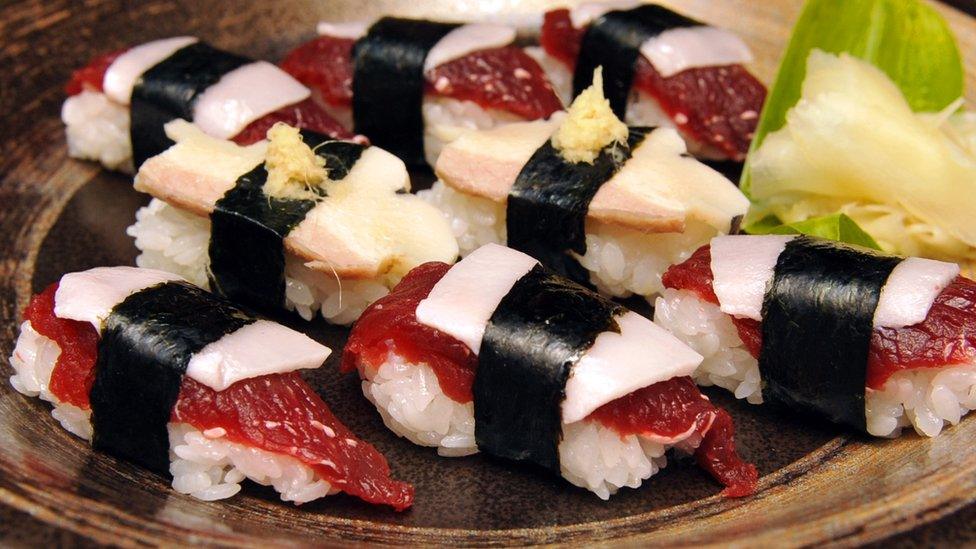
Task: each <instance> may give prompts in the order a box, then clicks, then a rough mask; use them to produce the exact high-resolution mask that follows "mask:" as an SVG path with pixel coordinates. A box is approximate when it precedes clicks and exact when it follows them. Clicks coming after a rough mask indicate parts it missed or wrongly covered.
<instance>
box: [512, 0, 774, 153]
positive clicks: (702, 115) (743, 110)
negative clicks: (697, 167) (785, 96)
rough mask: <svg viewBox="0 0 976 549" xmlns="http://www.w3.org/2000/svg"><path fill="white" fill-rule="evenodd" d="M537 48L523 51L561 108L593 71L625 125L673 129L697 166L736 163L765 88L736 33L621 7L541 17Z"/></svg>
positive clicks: (644, 7) (632, 1)
mask: <svg viewBox="0 0 976 549" xmlns="http://www.w3.org/2000/svg"><path fill="white" fill-rule="evenodd" d="M539 40H540V43H541V45H542V47H541V48H536V49H532V50H529V52H530V53H531V54H532V55H533V56H534V57H536V58H537V59H539V61H540V62H541V64H542V65H543V66H544V67H545V68H546V72H547V74H548V75H549V78H550V80H551V81H552V83H553V85H554V86H555V88H556V89H557V90H558V91H559V93H560V96H561V97H563V98H564V101H566V102H567V103H568V102H569V100H570V98H572V97H575V96H576V95H578V94H579V93H580V92H581V91H582V90H583V89H585V88H586V87H587V86H589V85H590V83H591V82H592V75H593V69H594V68H596V67H598V66H601V65H602V66H603V68H604V71H605V72H604V78H605V80H604V88H605V90H606V93H607V97H609V98H610V104H611V105H612V106H613V110H614V112H615V113H617V116H619V117H620V118H622V119H623V120H625V121H626V122H627V123H628V124H630V125H634V126H662V127H671V128H677V129H678V131H679V132H680V133H681V135H682V137H684V138H685V140H686V141H687V143H688V148H689V150H690V151H691V152H692V153H693V154H695V155H696V156H699V157H703V158H708V159H713V160H726V159H728V160H732V161H736V162H742V161H743V160H744V159H745V155H746V152H748V150H749V144H750V142H751V141H752V136H753V134H754V133H755V130H756V125H757V123H758V122H759V113H760V111H761V110H762V105H763V101H765V98H766V87H765V86H764V85H763V84H762V82H760V81H759V80H758V79H756V78H755V77H754V76H753V75H752V74H750V73H749V71H748V70H747V69H746V68H745V67H744V65H745V64H748V63H750V62H751V61H752V53H751V51H750V50H749V47H748V46H747V45H746V44H745V43H744V42H743V41H742V40H741V39H740V38H739V37H738V36H736V35H735V34H733V33H731V32H729V31H726V30H724V29H720V28H717V27H713V26H709V25H706V24H704V23H700V22H698V21H695V20H693V19H690V18H688V17H685V16H683V15H681V14H678V13H675V12H673V11H671V10H669V9H668V8H665V7H664V6H659V5H655V4H642V3H641V2H640V1H636V0H623V1H618V2H599V3H598V2H587V3H583V4H580V5H579V6H577V7H575V8H573V9H572V10H568V9H556V10H552V11H549V12H547V13H546V14H545V19H544V22H543V24H542V32H541V34H540V39H539Z"/></svg>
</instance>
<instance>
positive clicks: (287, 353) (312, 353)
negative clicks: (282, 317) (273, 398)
mask: <svg viewBox="0 0 976 549" xmlns="http://www.w3.org/2000/svg"><path fill="white" fill-rule="evenodd" d="M331 353H332V350H331V349H329V348H328V347H326V346H324V345H321V344H320V343H318V342H316V341H314V340H313V339H311V338H310V337H308V336H306V335H305V334H303V333H300V332H296V331H295V330H292V329H290V328H286V327H285V326H282V325H281V324H278V323H277V322H271V321H268V320H258V321H256V322H254V323H252V324H248V325H246V326H244V327H242V328H240V329H238V330H235V331H234V332H231V333H229V334H227V335H225V336H224V337H222V338H220V339H218V340H217V341H215V342H213V343H211V344H209V345H207V346H206V347H204V348H203V349H201V350H200V351H199V352H198V353H196V354H195V355H193V358H191V359H190V363H189V364H188V365H187V368H186V375H188V376H190V377H191V378H193V379H195V380H196V381H199V382H200V383H203V384H204V385H207V386H208V387H210V388H211V389H214V390H216V391H223V390H225V389H227V388H228V387H230V386H231V385H233V384H234V383H237V382H238V381H241V380H244V379H250V378H252V377H258V376H263V375H268V374H284V373H287V372H293V371H295V370H306V369H313V368H318V367H319V366H321V365H322V363H323V362H325V359H327V358H328V357H329V355H330V354H331Z"/></svg>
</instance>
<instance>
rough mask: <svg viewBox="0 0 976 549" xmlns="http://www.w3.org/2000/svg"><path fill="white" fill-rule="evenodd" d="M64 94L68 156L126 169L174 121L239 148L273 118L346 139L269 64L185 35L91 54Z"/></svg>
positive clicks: (159, 144)
mask: <svg viewBox="0 0 976 549" xmlns="http://www.w3.org/2000/svg"><path fill="white" fill-rule="evenodd" d="M65 91H66V92H67V94H68V99H67V100H66V101H65V102H64V106H63V107H62V109H61V119H62V121H63V122H64V124H65V132H66V134H67V139H68V154H69V155H70V156H72V157H74V158H81V159H85V160H95V161H98V162H100V163H101V164H102V165H104V166H105V167H106V168H109V169H113V170H121V171H124V172H127V173H133V172H134V169H135V168H138V167H139V166H140V165H142V163H143V162H144V161H145V160H146V159H147V158H149V157H150V156H154V155H157V154H159V153H161V152H163V151H164V150H166V148H167V147H168V146H169V145H171V144H172V142H170V141H169V140H167V139H166V134H165V133H164V131H163V125H164V124H166V122H169V121H170V120H173V119H175V118H183V119H185V120H190V121H192V122H194V123H195V124H197V125H198V126H200V128H201V129H203V131H205V132H207V133H208V134H210V135H213V136H214V137H219V138H221V139H234V141H236V142H237V143H240V144H242V145H248V144H251V143H254V142H255V141H260V140H261V139H264V134H265V132H267V131H268V129H269V128H270V127H271V126H272V125H274V124H275V123H276V122H287V123H288V124H292V125H297V126H300V127H302V128H305V129H309V130H313V131H316V132H318V133H322V134H326V135H329V136H332V137H336V138H351V137H353V135H352V134H350V133H349V132H348V131H346V130H345V128H343V127H342V125H341V124H339V123H338V122H336V121H335V120H334V119H333V118H332V117H331V116H329V115H328V114H327V113H326V112H325V111H324V110H323V109H322V108H321V107H319V106H318V105H317V104H316V103H315V102H314V101H312V100H311V99H310V97H311V91H310V90H309V89H308V88H306V87H305V86H303V85H302V84H301V83H299V82H298V81H297V80H295V79H294V78H292V77H291V76H289V75H288V74H287V73H285V72H284V71H282V70H281V69H279V68H278V67H276V66H275V65H273V64H271V63H268V62H267V61H254V60H252V59H248V58H246V57H241V56H239V55H236V54H232V53H229V52H225V51H222V50H219V49H217V48H214V47H212V46H210V45H208V44H205V43H203V42H200V41H199V40H198V39H196V38H194V37H191V36H180V37H175V38H166V39H162V40H154V41H152V42H147V43H145V44H141V45H138V46H135V47H132V48H129V49H126V50H122V51H116V52H112V53H108V54H105V55H102V56H100V57H97V58H95V59H94V60H92V61H91V62H90V63H89V64H88V65H86V66H85V67H82V68H81V69H78V70H77V71H75V72H74V73H73V74H72V75H71V80H70V81H69V82H68V84H67V86H66V88H65Z"/></svg>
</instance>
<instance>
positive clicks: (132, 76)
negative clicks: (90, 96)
mask: <svg viewBox="0 0 976 549" xmlns="http://www.w3.org/2000/svg"><path fill="white" fill-rule="evenodd" d="M196 42H198V40H197V39H196V38H194V37H192V36H177V37H174V38H163V39H162V40H153V41H152V42H146V43H145V44H140V45H138V46H135V47H133V48H130V49H128V50H126V51H125V52H124V53H123V54H121V55H119V56H118V58H116V59H115V61H114V62H112V64H111V65H109V66H108V67H107V68H106V70H105V76H104V79H103V81H102V89H103V90H104V92H105V95H106V96H108V98H109V99H111V100H112V101H115V102H116V103H119V104H122V105H128V104H129V100H130V99H131V97H132V89H133V88H134V87H135V85H136V83H137V82H138V81H139V78H140V77H141V76H142V75H143V73H145V72H146V71H148V70H149V69H151V68H152V67H154V66H155V65H157V64H158V63H160V62H162V61H164V60H166V59H167V58H168V57H170V56H171V55H173V54H174V53H176V52H177V51H179V50H181V49H183V48H185V47H187V46H189V45H190V44H194V43H196Z"/></svg>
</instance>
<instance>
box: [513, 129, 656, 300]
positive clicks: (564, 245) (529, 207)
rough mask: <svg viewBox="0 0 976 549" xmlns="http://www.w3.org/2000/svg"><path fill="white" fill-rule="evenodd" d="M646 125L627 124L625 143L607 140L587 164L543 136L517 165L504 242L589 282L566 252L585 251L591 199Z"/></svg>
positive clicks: (641, 137)
mask: <svg viewBox="0 0 976 549" xmlns="http://www.w3.org/2000/svg"><path fill="white" fill-rule="evenodd" d="M650 131H651V128H630V135H629V137H628V139H627V146H626V147H623V146H620V145H611V146H610V147H608V148H606V149H604V150H603V151H602V152H601V153H600V155H599V156H598V157H597V158H596V160H594V162H593V163H592V164H587V163H585V162H578V163H573V162H569V161H567V160H566V159H565V158H563V156H562V154H561V153H560V152H559V151H558V150H557V149H556V148H555V147H553V146H552V142H551V141H547V142H546V143H545V144H544V145H543V146H542V147H540V148H539V150H537V151H536V152H535V153H534V154H533V155H532V158H530V159H529V161H528V162H527V163H526V164H525V166H523V167H522V171H521V172H519V175H518V177H517V178H516V180H515V184H514V185H512V189H511V190H510V191H509V193H508V204H507V206H506V214H505V215H506V217H505V225H506V229H507V231H508V236H507V244H508V246H509V247H511V248H514V249H516V250H519V251H522V252H525V253H527V254H529V255H531V256H532V257H534V258H536V259H538V260H539V261H541V262H542V264H543V265H545V266H547V267H549V268H550V269H553V270H554V271H556V272H557V273H559V274H560V275H562V276H565V277H568V278H570V279H572V280H574V281H576V282H578V283H580V284H583V285H586V286H589V272H588V271H587V270H586V269H584V268H583V266H582V265H580V264H579V262H578V261H577V260H576V259H575V258H573V257H572V256H571V255H570V254H569V253H568V252H569V251H573V252H576V253H578V254H584V253H586V214H587V212H588V211H589V208H590V202H591V201H592V200H593V197H594V196H596V193H597V191H599V190H600V187H601V186H603V184H604V183H606V182H607V181H609V180H610V178H611V177H613V175H614V174H615V173H617V171H618V170H619V169H620V167H621V166H622V165H623V163H624V162H626V161H627V160H628V159H629V158H630V155H631V153H632V151H633V150H634V149H636V148H637V147H638V146H639V145H640V144H641V143H642V142H643V140H644V137H645V136H646V135H647V134H648V133H649V132H650Z"/></svg>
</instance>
